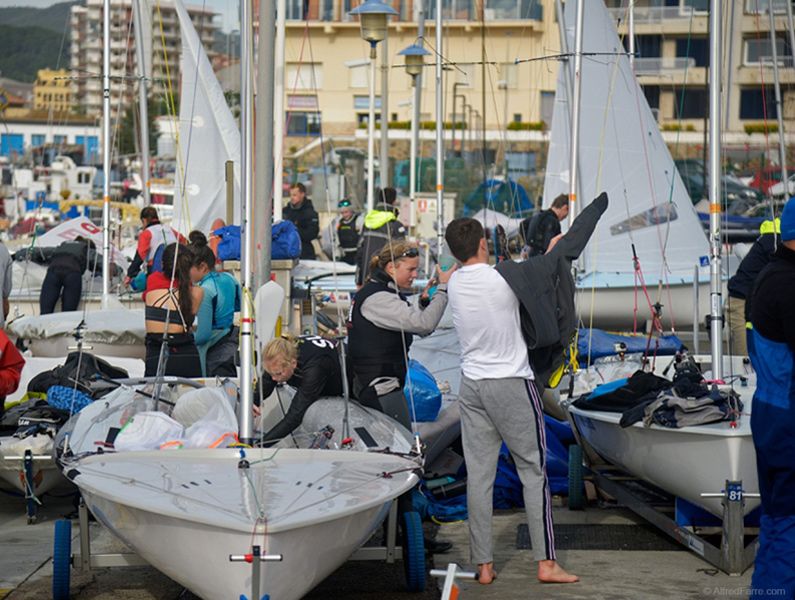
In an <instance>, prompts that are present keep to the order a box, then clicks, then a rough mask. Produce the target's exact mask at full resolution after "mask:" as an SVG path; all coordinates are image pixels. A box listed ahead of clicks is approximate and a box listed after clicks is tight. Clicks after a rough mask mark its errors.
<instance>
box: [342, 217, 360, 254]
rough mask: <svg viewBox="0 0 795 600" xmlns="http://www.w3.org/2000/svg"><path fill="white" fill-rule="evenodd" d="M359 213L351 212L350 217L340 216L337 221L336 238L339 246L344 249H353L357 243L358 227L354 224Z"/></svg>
mask: <svg viewBox="0 0 795 600" xmlns="http://www.w3.org/2000/svg"><path fill="white" fill-rule="evenodd" d="M358 218H359V215H357V214H356V213H353V215H352V216H351V218H350V219H343V218H342V217H340V220H339V222H338V223H337V239H338V240H339V242H340V247H342V248H344V249H351V250H355V249H356V246H357V245H358V244H359V234H360V233H361V232H360V231H359V228H358V227H357V226H356V224H357V223H356V221H357V219H358Z"/></svg>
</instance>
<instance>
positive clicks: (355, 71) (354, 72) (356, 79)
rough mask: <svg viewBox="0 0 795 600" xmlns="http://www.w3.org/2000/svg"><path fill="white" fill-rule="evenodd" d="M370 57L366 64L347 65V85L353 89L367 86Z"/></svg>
mask: <svg viewBox="0 0 795 600" xmlns="http://www.w3.org/2000/svg"><path fill="white" fill-rule="evenodd" d="M369 73H370V59H369V58H368V59H367V64H364V65H356V66H353V67H348V87H349V88H353V89H358V88H365V89H366V88H367V87H368V85H369V79H370V77H369Z"/></svg>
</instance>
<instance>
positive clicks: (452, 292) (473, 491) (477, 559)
mask: <svg viewBox="0 0 795 600" xmlns="http://www.w3.org/2000/svg"><path fill="white" fill-rule="evenodd" d="M445 239H446V241H447V244H448V246H449V247H450V251H451V252H452V254H453V256H455V257H456V258H457V259H458V260H459V261H460V262H461V263H462V265H463V266H462V267H461V268H460V269H458V270H457V271H456V272H455V273H453V275H452V276H451V278H450V281H449V284H448V296H449V304H450V307H451V309H452V312H453V323H454V325H455V329H456V332H457V333H458V339H459V342H460V344H461V370H462V372H463V379H462V381H461V390H460V394H459V402H460V405H461V433H462V439H463V446H464V457H465V459H466V464H467V471H468V478H467V508H468V511H469V539H470V553H471V557H472V562H473V563H475V564H477V565H478V571H479V573H478V575H479V578H478V580H479V581H480V583H484V584H487V583H491V582H492V581H493V580H494V579H496V577H497V573H496V571H495V570H494V560H493V555H492V552H493V539H492V512H493V504H492V502H493V500H492V493H493V488H494V478H495V475H496V471H497V460H498V456H499V451H500V446H501V445H502V442H503V441H505V444H506V445H507V446H508V449H509V450H510V452H511V455H512V456H513V458H514V461H515V463H516V470H517V472H518V474H519V478H520V479H521V481H522V485H523V486H524V502H525V510H526V511H527V522H528V526H529V529H530V539H531V541H532V546H533V557H534V558H535V560H536V561H538V563H539V564H538V579H539V580H541V581H547V582H558V583H571V582H575V581H579V578H578V577H577V576H575V575H570V574H569V573H567V572H566V571H564V570H563V568H561V567H560V565H558V564H557V562H556V561H555V543H554V533H553V531H552V507H551V504H550V493H549V483H548V481H547V475H546V467H545V460H546V442H545V439H544V419H543V412H542V407H541V399H540V397H539V394H538V390H537V389H536V387H535V384H534V383H533V379H534V378H535V376H534V374H533V370H532V368H531V367H530V363H529V361H528V354H527V346H526V344H525V341H524V339H523V338H522V333H521V331H522V330H521V326H520V320H519V300H518V298H517V297H516V295H515V294H514V292H513V291H512V290H511V287H510V286H509V285H508V283H507V282H506V281H505V279H504V278H503V277H502V275H500V274H499V273H498V272H497V270H495V269H494V267H493V266H491V265H490V264H489V251H488V247H487V245H486V239H485V235H484V231H483V226H482V225H481V224H480V223H479V222H478V221H476V220H474V219H469V218H461V219H455V220H454V221H452V222H451V223H450V224H449V225H448V227H447V232H446V234H445Z"/></svg>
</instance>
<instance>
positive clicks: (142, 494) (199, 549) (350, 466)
mask: <svg viewBox="0 0 795 600" xmlns="http://www.w3.org/2000/svg"><path fill="white" fill-rule="evenodd" d="M176 4H177V6H179V5H180V4H181V0H176ZM249 6H250V5H247V3H243V8H242V9H241V22H242V24H243V29H244V33H243V40H244V43H243V48H244V49H247V48H250V47H251V46H250V45H249V44H248V43H246V41H247V39H248V38H250V36H251V27H252V19H251V15H250V12H249V10H250V9H249ZM269 34H272V31H267V30H263V31H262V38H261V39H260V42H261V43H273V40H272V37H269V38H268V39H266V36H268V35H269ZM250 60H251V58H250V57H248V58H246V59H244V60H242V61H241V66H242V72H243V80H244V81H251V79H247V78H248V77H250V76H251V70H250V67H251V62H250ZM260 86H263V87H264V88H267V85H266V84H265V83H264V82H260ZM244 89H245V88H244ZM242 100H243V111H244V114H245V113H246V111H250V110H251V108H250V107H251V89H250V88H249V89H248V90H247V93H246V92H244V93H243V94H242ZM260 118H261V119H270V120H271V121H272V116H270V117H268V116H265V115H262V116H261V117H260ZM242 122H243V123H244V126H245V123H246V120H245V119H243V120H242ZM248 135H250V132H246V133H245V134H244V135H241V138H242V141H243V147H242V150H241V161H242V164H241V173H245V174H247V177H251V170H250V169H246V168H245V167H246V166H250V161H251V158H252V157H251V152H250V150H251V145H250V139H248V140H247V136H248ZM242 189H243V193H242V194H241V199H242V203H243V206H242V208H241V214H243V215H245V218H244V219H243V221H242V223H243V227H242V228H241V233H242V242H243V243H242V244H241V252H242V255H243V269H242V270H243V275H244V282H245V284H248V283H250V280H251V273H250V271H251V267H250V265H251V264H252V263H251V260H250V257H251V256H252V250H253V242H254V240H253V237H254V236H253V235H252V228H251V223H252V221H251V200H252V196H251V191H252V188H251V185H250V181H249V182H246V184H245V185H243V186H242ZM275 285H276V284H275V283H274V282H268V283H266V284H265V286H263V288H264V287H268V286H271V287H272V286H275ZM277 287H278V286H277ZM276 306H278V303H276ZM260 316H261V317H262V318H265V317H264V316H263V315H260ZM277 316H278V311H272V320H273V321H272V323H268V324H267V326H266V327H265V328H264V329H265V330H272V328H273V325H275V322H276V317H277ZM241 317H242V318H241V329H242V339H243V340H249V343H252V344H253V338H252V337H251V334H252V332H253V328H252V325H253V320H254V318H253V317H254V315H253V314H252V312H251V306H250V305H248V304H244V307H243V312H242V315H241ZM245 343H246V342H245V341H244V342H243V343H242V345H243V344H245ZM244 350H245V348H241V362H242V365H243V368H242V374H241V402H240V408H239V411H238V422H239V427H240V432H239V434H240V439H241V440H242V441H244V442H249V441H251V440H252V439H253V431H252V417H251V413H252V391H253V390H252V380H251V379H250V378H251V377H252V375H253V373H252V364H248V365H247V364H246V363H247V360H246V354H245V353H244ZM248 350H249V355H248V356H249V358H252V362H253V357H251V354H250V350H251V348H248ZM155 396H157V393H155ZM222 402H223V401H222ZM99 408H100V409H101V408H102V407H99ZM110 408H111V407H110V406H108V411H109V410H110ZM108 411H105V412H108ZM139 416H140V414H139ZM94 418H97V417H94ZM86 420H92V417H91V416H90V415H88V414H87V415H85V416H82V415H80V414H78V415H77V417H76V418H75V423H73V424H72V425H71V427H75V428H76V427H78V426H79V425H80V424H81V421H86ZM161 420H162V419H161ZM110 424H111V423H106V425H110ZM89 441H90V442H91V444H92V445H93V440H89ZM65 448H67V450H68V444H67V445H66V446H65ZM80 450H81V449H80V448H79V447H78V448H77V449H76V451H75V449H73V451H72V452H71V453H70V452H68V451H67V452H65V454H64V455H63V457H62V464H63V469H64V473H65V474H67V476H68V477H69V478H70V479H71V480H72V481H74V482H75V483H76V484H77V486H78V487H79V488H80V490H81V493H82V494H83V497H84V499H85V501H86V503H87V505H88V508H89V510H91V512H92V513H93V514H94V516H95V517H96V518H97V519H98V520H99V521H100V522H102V523H103V524H104V525H105V526H106V527H108V528H109V529H110V530H111V531H112V532H113V533H114V534H115V535H116V536H117V537H119V538H120V539H121V540H122V541H124V542H125V543H126V544H127V545H128V546H129V547H130V548H132V549H133V550H135V552H136V553H137V554H139V555H140V556H141V557H143V558H144V559H146V560H147V561H148V562H150V563H151V564H152V565H153V566H155V567H156V568H158V569H159V570H161V571H163V572H164V573H165V574H166V575H168V576H169V577H171V578H173V579H174V580H176V581H178V582H179V583H181V584H182V585H184V586H185V587H186V588H188V589H189V590H191V591H192V592H193V593H195V594H196V595H198V596H199V597H201V598H205V599H207V600H215V599H217V598H238V597H243V596H246V597H253V598H260V597H262V595H263V594H264V593H267V594H269V595H270V597H273V598H280V599H287V600H290V599H296V600H297V599H298V598H301V597H303V596H304V595H305V594H306V592H308V591H309V590H310V589H312V588H313V587H314V586H315V585H317V584H318V583H319V582H320V581H321V580H322V579H323V578H325V577H326V576H327V575H329V574H330V573H331V572H332V571H334V570H335V569H336V568H337V567H338V566H339V565H340V564H342V562H344V561H345V560H346V559H347V558H348V557H349V556H350V555H351V554H352V553H353V552H354V551H355V550H356V548H358V546H359V545H360V544H361V543H363V542H364V541H365V540H366V539H367V537H368V536H369V535H370V533H372V531H373V530H374V528H375V527H376V526H377V525H378V524H380V523H381V521H382V520H383V519H384V518H385V516H386V514H387V512H388V510H389V507H390V506H391V503H392V501H393V500H394V499H395V498H396V497H397V496H399V495H401V494H402V493H404V492H406V491H408V490H409V489H411V488H412V487H413V486H414V485H415V484H416V482H417V475H416V473H415V471H416V469H417V468H418V466H419V465H418V463H417V462H416V461H415V460H414V459H412V458H411V457H408V456H400V455H396V454H391V453H388V452H378V453H363V452H350V451H344V450H310V449H284V448H273V449H264V448H259V449H254V448H241V447H234V448H216V449H211V450H210V449H184V448H183V449H180V450H176V451H168V450H157V451H142V452H104V453H96V452H91V453H83V452H81V451H80ZM260 582H262V585H261V586H260ZM260 588H261V589H260ZM249 594H250V596H249Z"/></svg>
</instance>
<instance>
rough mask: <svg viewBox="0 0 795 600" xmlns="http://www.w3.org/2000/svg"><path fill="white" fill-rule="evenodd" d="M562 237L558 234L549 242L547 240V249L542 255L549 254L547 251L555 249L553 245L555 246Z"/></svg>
mask: <svg viewBox="0 0 795 600" xmlns="http://www.w3.org/2000/svg"><path fill="white" fill-rule="evenodd" d="M562 237H563V234H562V233H559V234H558V235H556V236H555V237H553V238H552V239H551V240H549V248H547V251H546V252H544V254H549V251H550V250H552V248H554V247H555V244H557V243H558V241H559V240H560V238H562Z"/></svg>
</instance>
